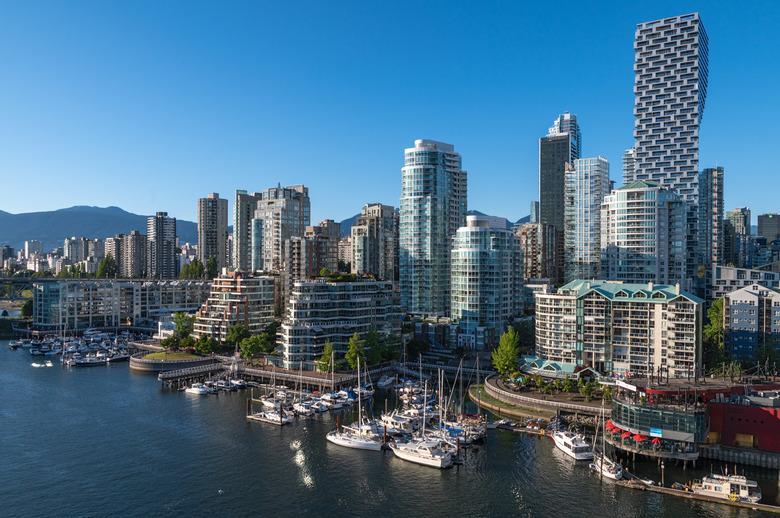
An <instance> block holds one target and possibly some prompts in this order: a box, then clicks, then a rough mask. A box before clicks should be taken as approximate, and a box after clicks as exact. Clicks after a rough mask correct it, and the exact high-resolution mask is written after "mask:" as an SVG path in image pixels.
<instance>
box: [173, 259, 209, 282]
mask: <svg viewBox="0 0 780 518" xmlns="http://www.w3.org/2000/svg"><path fill="white" fill-rule="evenodd" d="M205 273H206V269H205V268H204V267H203V263H202V262H200V259H198V258H197V257H196V258H195V259H193V260H192V262H191V263H190V264H185V265H184V266H182V268H181V271H180V272H179V278H180V279H202V278H203V276H204V275H205Z"/></svg>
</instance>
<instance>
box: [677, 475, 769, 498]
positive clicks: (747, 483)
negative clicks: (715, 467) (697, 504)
mask: <svg viewBox="0 0 780 518" xmlns="http://www.w3.org/2000/svg"><path fill="white" fill-rule="evenodd" d="M691 490H692V491H693V492H694V493H696V494H697V495H705V496H710V497H713V498H721V499H723V500H730V501H732V502H749V503H752V504H755V503H758V502H760V501H761V497H762V494H761V488H760V487H759V485H758V483H757V482H756V481H755V480H749V479H747V478H745V477H744V476H743V475H718V474H714V473H711V474H710V475H709V476H706V477H703V478H702V479H701V481H700V482H695V483H694V484H693V485H692V486H691Z"/></svg>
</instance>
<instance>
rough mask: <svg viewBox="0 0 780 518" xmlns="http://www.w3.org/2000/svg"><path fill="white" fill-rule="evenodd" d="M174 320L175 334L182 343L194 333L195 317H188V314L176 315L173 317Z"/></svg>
mask: <svg viewBox="0 0 780 518" xmlns="http://www.w3.org/2000/svg"><path fill="white" fill-rule="evenodd" d="M171 319H172V320H173V326H174V327H173V334H174V336H176V338H177V339H178V340H179V341H181V340H184V339H185V338H187V337H188V336H190V333H192V325H193V323H194V322H195V317H194V316H192V315H188V314H187V313H174V314H173V316H172V317H171Z"/></svg>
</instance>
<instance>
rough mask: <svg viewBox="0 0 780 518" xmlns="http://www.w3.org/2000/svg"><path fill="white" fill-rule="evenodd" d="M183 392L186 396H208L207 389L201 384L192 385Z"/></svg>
mask: <svg viewBox="0 0 780 518" xmlns="http://www.w3.org/2000/svg"><path fill="white" fill-rule="evenodd" d="M184 392H186V393H187V394H194V395H196V396H205V395H208V393H209V389H208V387H206V385H204V384H203V383H193V384H192V385H191V386H189V387H187V389H186V390H185V391H184Z"/></svg>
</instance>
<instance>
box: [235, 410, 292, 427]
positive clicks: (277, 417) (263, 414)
mask: <svg viewBox="0 0 780 518" xmlns="http://www.w3.org/2000/svg"><path fill="white" fill-rule="evenodd" d="M246 418H247V419H249V420H250V421H260V422H262V423H268V424H275V425H278V426H284V425H286V424H290V423H291V422H292V418H291V417H290V416H288V415H287V414H285V413H284V412H278V411H276V410H262V411H260V412H254V413H252V414H249V415H247V416H246Z"/></svg>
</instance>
